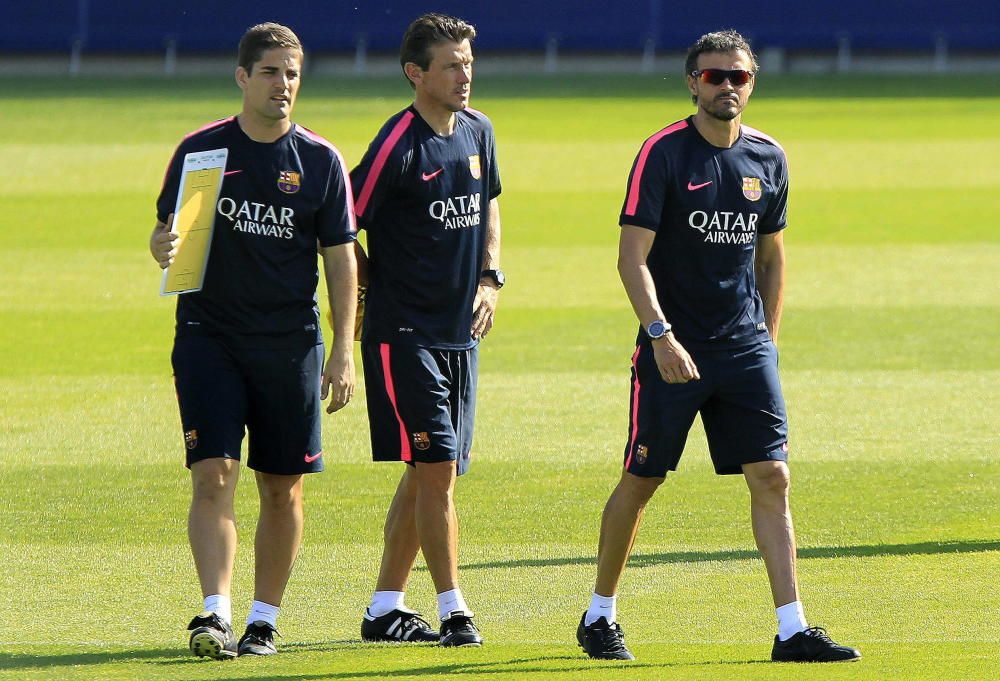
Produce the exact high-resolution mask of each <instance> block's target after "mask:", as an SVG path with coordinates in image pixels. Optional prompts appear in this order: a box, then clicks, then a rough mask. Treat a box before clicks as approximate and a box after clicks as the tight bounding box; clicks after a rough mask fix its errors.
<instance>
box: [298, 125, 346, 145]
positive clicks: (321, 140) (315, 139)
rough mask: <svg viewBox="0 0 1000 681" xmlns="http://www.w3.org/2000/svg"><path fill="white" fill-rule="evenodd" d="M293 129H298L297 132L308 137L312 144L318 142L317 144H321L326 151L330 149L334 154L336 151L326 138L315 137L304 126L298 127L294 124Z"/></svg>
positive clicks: (314, 134)
mask: <svg viewBox="0 0 1000 681" xmlns="http://www.w3.org/2000/svg"><path fill="white" fill-rule="evenodd" d="M295 127H296V128H298V130H299V132H301V133H302V134H303V135H304V136H305V137H308V138H309V139H311V140H312V141H313V142H318V143H319V144H322V145H323V146H324V147H326V148H327V149H330V150H331V151H334V152H335V151H337V147H335V146H333V144H331V143H330V140H328V139H327V138H325V137H323V136H322V135H317V134H316V133H314V132H313V131H312V130H310V129H309V128H307V127H305V126H302V125H299V124H298V123H296V124H295Z"/></svg>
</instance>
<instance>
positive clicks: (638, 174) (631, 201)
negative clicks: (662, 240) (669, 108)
mask: <svg viewBox="0 0 1000 681" xmlns="http://www.w3.org/2000/svg"><path fill="white" fill-rule="evenodd" d="M686 127H688V122H687V121H686V120H684V121H678V122H677V123H674V124H673V125H668V126H667V127H665V128H664V129H663V130H661V131H660V132H658V133H656V134H655V135H653V136H652V137H650V138H649V139H648V140H646V143H645V144H643V145H642V150H641V151H640V152H639V159H638V160H637V161H636V162H635V172H634V173H632V181H631V182H630V183H629V187H628V201H627V202H626V203H625V215H635V211H636V210H637V209H638V207H639V189H640V185H641V184H642V171H643V170H645V169H646V159H647V158H648V157H649V152H650V150H651V149H652V148H653V145H654V144H656V143H657V142H659V141H660V140H661V139H663V138H664V137H666V136H667V135H669V134H671V133H674V132H677V131H678V130H683V129H684V128H686Z"/></svg>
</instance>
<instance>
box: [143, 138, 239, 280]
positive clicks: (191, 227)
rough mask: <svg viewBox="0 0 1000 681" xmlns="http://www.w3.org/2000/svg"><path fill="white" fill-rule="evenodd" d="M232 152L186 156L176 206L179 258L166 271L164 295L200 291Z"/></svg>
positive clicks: (221, 150) (197, 153)
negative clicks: (221, 191)
mask: <svg viewBox="0 0 1000 681" xmlns="http://www.w3.org/2000/svg"><path fill="white" fill-rule="evenodd" d="M228 156H229V149H211V150H209V151H196V152H192V153H190V154H185V156H184V165H183V166H182V167H181V181H180V186H179V187H178V188H177V203H176V205H175V206H174V229H175V230H176V231H177V233H178V235H179V239H180V241H179V243H178V245H177V255H175V256H174V262H173V263H171V265H170V267H168V268H167V269H165V270H163V280H162V282H161V283H160V295H161V296H173V295H179V294H182V293H192V292H195V291H200V290H201V287H202V284H203V283H204V281H205V268H206V266H207V265H208V254H209V251H210V250H211V248H212V232H213V230H214V228H215V204H216V203H217V202H218V200H219V191H220V190H221V189H222V178H223V175H224V174H225V171H226V159H227V158H228Z"/></svg>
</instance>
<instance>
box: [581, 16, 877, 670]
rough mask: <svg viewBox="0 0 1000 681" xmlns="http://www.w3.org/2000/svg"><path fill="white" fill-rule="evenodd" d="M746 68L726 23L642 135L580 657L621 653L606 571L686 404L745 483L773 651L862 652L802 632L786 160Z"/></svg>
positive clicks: (683, 430)
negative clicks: (617, 403) (608, 462)
mask: <svg viewBox="0 0 1000 681" xmlns="http://www.w3.org/2000/svg"><path fill="white" fill-rule="evenodd" d="M756 72H757V60H756V57H755V56H754V54H753V51H752V50H751V49H750V45H749V44H748V43H747V41H746V40H745V39H744V38H743V37H742V36H741V35H740V34H739V33H736V32H735V31H721V32H717V33H709V34H707V35H704V36H702V37H701V38H700V39H699V40H698V41H697V42H696V43H695V44H694V45H693V46H692V47H691V48H690V50H689V51H688V55H687V60H686V63H685V73H686V75H687V87H688V90H689V91H690V93H691V99H692V102H693V103H694V104H695V106H697V111H696V112H695V114H694V115H693V116H689V117H688V118H686V119H684V120H681V121H678V122H676V123H673V124H672V125H669V126H667V127H666V128H664V129H663V130H660V131H659V132H658V133H656V134H655V135H653V136H652V137H650V138H649V139H647V140H646V142H645V143H644V144H643V145H642V148H641V150H640V151H639V154H638V156H637V157H636V160H635V163H634V164H633V166H632V172H631V174H630V175H629V181H628V188H627V192H626V196H625V204H624V206H623V208H622V213H621V217H620V221H619V222H620V224H621V234H620V241H619V253H618V270H619V273H620V275H621V279H622V282H623V283H624V285H625V291H626V293H627V294H628V298H629V301H630V302H631V304H632V308H633V309H634V310H635V313H636V316H637V317H638V318H639V322H640V324H641V326H640V328H639V331H638V337H637V339H636V349H635V354H633V356H632V381H631V399H630V415H629V438H628V442H627V444H626V446H625V452H624V462H625V463H624V470H623V471H622V476H621V480H620V481H619V483H618V486H617V487H616V488H615V490H614V492H613V493H612V494H611V498H610V499H609V500H608V502H607V505H606V506H605V508H604V515H603V517H602V521H601V536H600V544H599V549H598V558H597V581H596V584H595V587H594V593H593V595H592V598H591V603H590V607H589V608H588V609H587V611H586V612H584V614H583V617H582V618H581V620H580V625H579V627H578V629H577V640H578V641H579V643H580V645H581V646H582V647H583V649H584V650H585V651H586V652H587V654H588V655H590V656H591V657H594V658H600V659H618V660H631V659H634V657H633V655H632V653H631V652H629V650H628V648H626V647H625V638H624V634H623V632H622V629H621V626H620V625H619V624H618V623H617V621H616V600H615V599H616V593H617V590H618V580H619V578H620V577H621V574H622V571H623V570H624V568H625V563H626V561H627V560H628V556H629V553H630V551H631V549H632V544H633V542H634V540H635V536H636V532H637V530H638V528H639V520H640V518H641V517H642V513H643V510H644V509H645V506H646V503H647V502H648V501H649V500H650V498H652V496H653V493H654V492H655V491H656V489H657V487H659V485H660V484H661V483H662V482H663V481H664V479H665V478H666V474H667V471H671V470H676V469H677V464H678V461H679V460H680V457H681V453H682V451H683V449H684V444H685V442H686V440H687V435H688V431H689V430H690V428H691V425H692V424H693V422H694V418H695V416H696V415H697V414H700V415H701V420H702V423H703V424H704V427H705V434H706V436H707V439H708V446H709V452H710V454H711V457H712V463H713V465H714V467H715V471H716V473H718V474H720V475H733V474H742V475H743V477H744V479H745V480H746V484H747V487H748V488H749V490H750V518H751V524H752V526H753V534H754V538H755V539H756V541H757V547H758V548H759V549H760V552H761V555H762V556H763V559H764V564H765V566H766V568H767V574H768V578H769V580H770V585H771V593H772V596H773V597H774V605H775V608H776V615H777V619H778V634H777V635H776V636H775V638H774V645H773V648H772V652H771V659H772V660H775V661H796V662H806V661H808V662H835V661H845V660H856V659H859V658H860V657H861V653H859V652H858V651H857V650H855V649H854V648H850V647H847V646H841V645H838V644H836V643H834V642H833V641H832V640H831V639H830V637H829V636H827V634H826V632H825V630H824V629H822V628H820V627H809V626H808V624H807V623H806V620H805V616H804V614H803V610H802V604H801V602H800V600H799V590H798V581H797V578H796V572H795V534H794V531H793V529H792V517H791V512H790V511H789V506H788V488H789V473H788V465H787V459H788V424H787V418H786V414H785V402H784V398H783V397H782V392H781V384H780V382H779V380H778V352H777V346H776V343H777V339H778V325H779V322H780V320H781V308H782V297H783V292H784V269H785V264H784V263H785V256H784V247H783V245H782V238H781V235H782V230H783V229H784V228H785V225H786V218H785V216H786V204H787V198H788V167H787V164H786V161H785V152H784V150H783V149H782V148H781V146H780V145H779V144H778V143H777V142H776V141H774V140H773V139H772V138H770V137H768V136H767V135H765V134H764V133H762V132H760V131H758V130H754V129H753V128H750V127H747V126H745V125H742V124H741V122H740V121H741V116H742V113H743V109H744V107H746V105H747V100H749V98H750V94H751V93H752V92H753V86H754V78H755V76H756Z"/></svg>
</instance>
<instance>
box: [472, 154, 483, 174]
mask: <svg viewBox="0 0 1000 681" xmlns="http://www.w3.org/2000/svg"><path fill="white" fill-rule="evenodd" d="M469 172H470V173H472V177H474V178H475V179H477V180H478V179H480V178H481V177H482V176H483V169H482V168H481V167H480V166H479V154H473V155H472V156H470V157H469Z"/></svg>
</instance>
